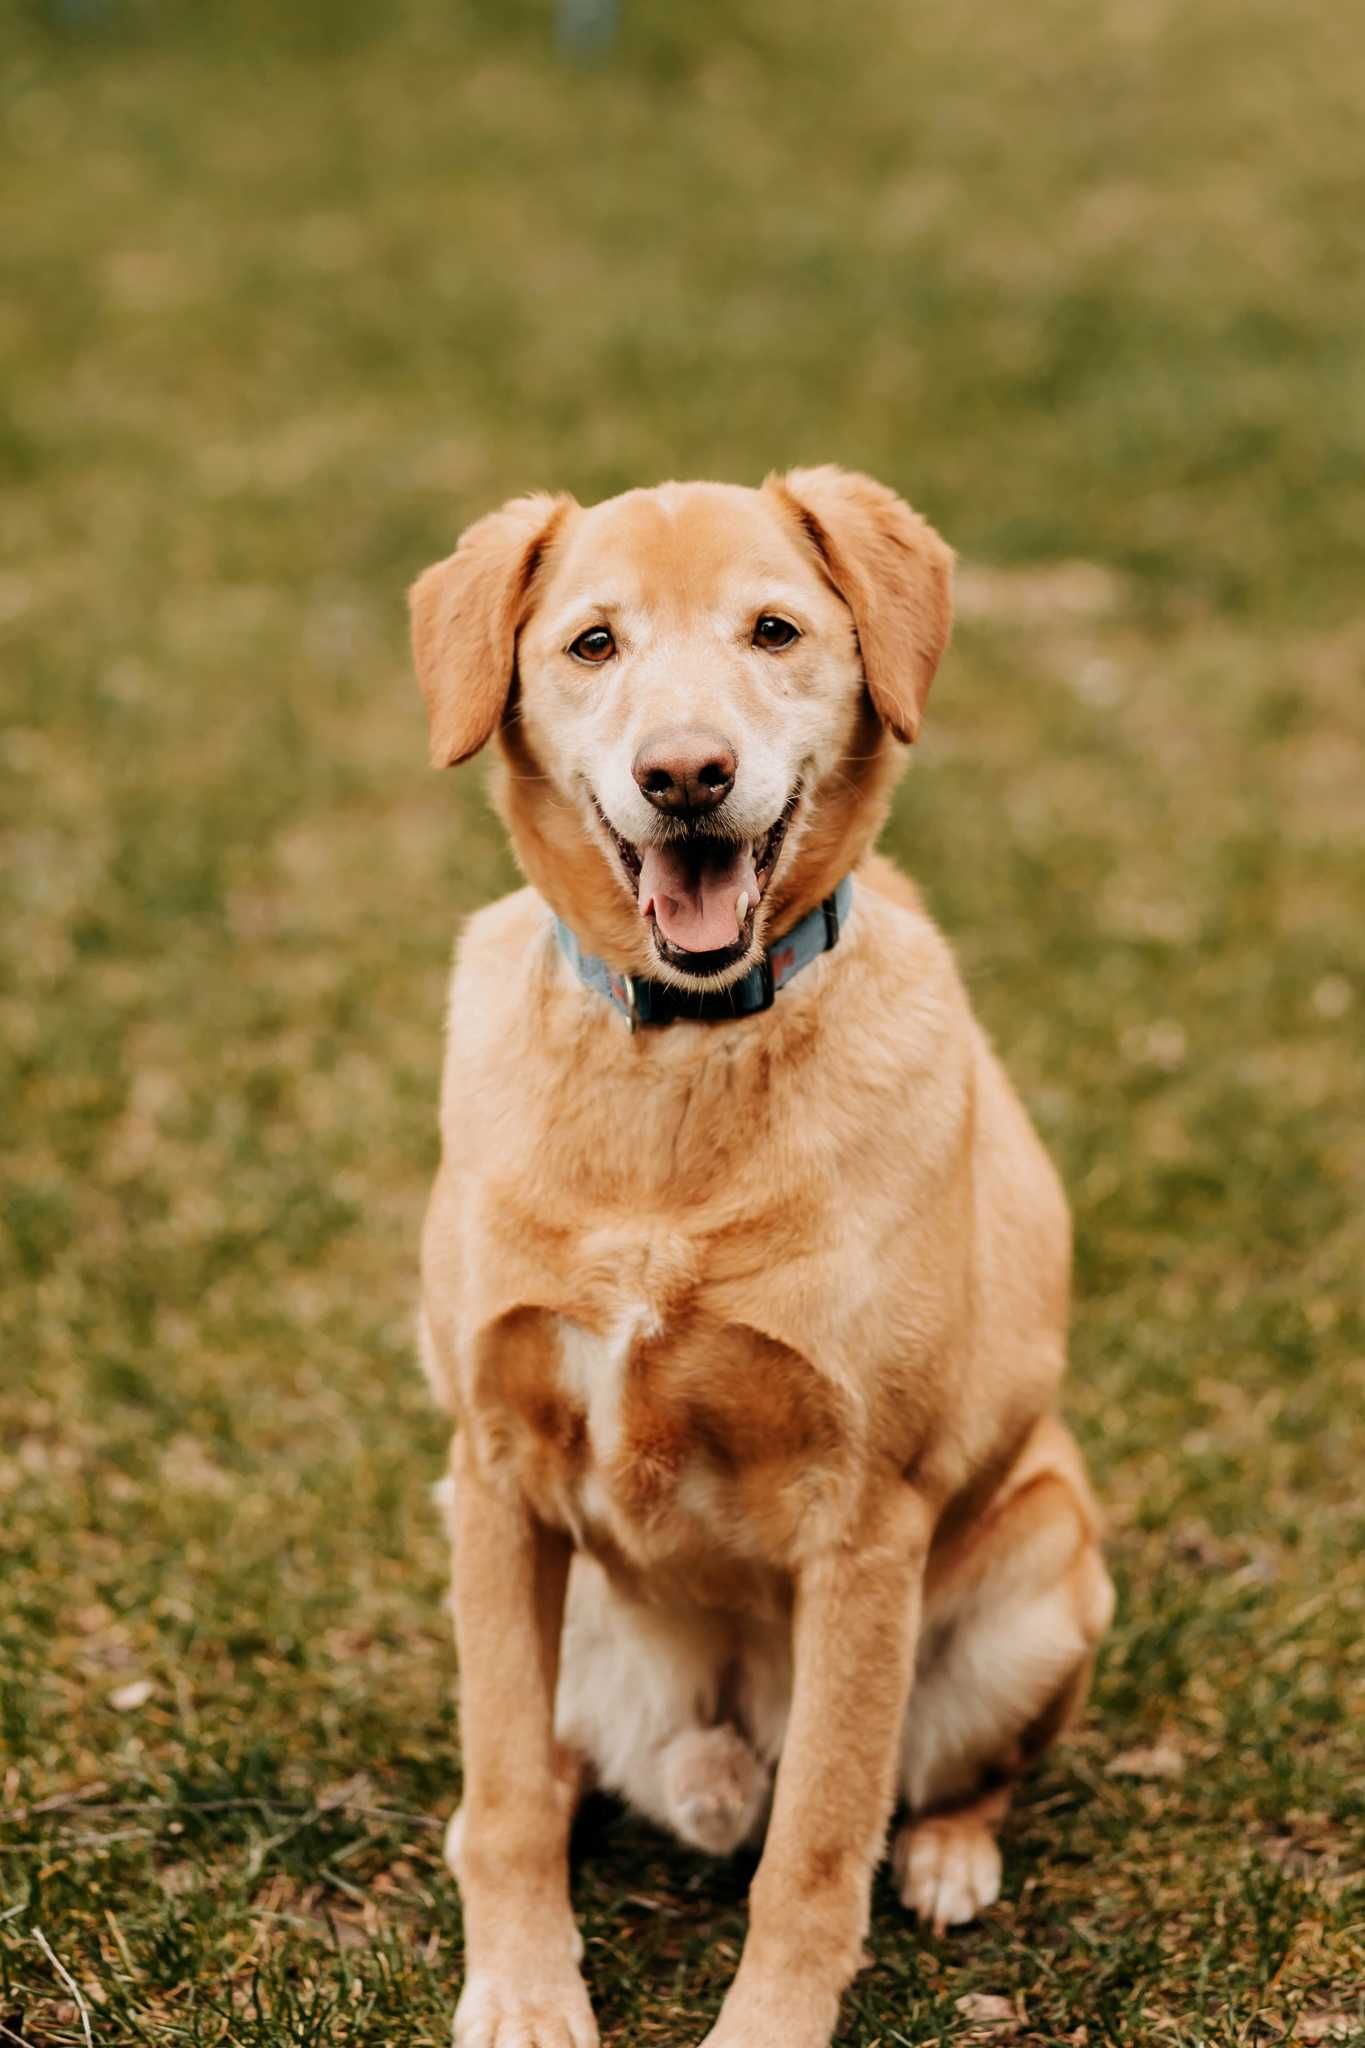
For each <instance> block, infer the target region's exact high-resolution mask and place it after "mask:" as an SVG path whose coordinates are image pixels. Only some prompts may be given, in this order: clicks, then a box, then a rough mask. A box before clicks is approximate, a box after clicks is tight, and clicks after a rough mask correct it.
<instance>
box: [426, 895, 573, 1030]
mask: <svg viewBox="0 0 1365 2048" xmlns="http://www.w3.org/2000/svg"><path fill="white" fill-rule="evenodd" d="M551 929H552V918H551V913H550V911H549V908H548V907H547V905H546V902H545V899H544V897H543V896H541V895H539V894H538V892H537V891H536V890H534V889H530V888H526V889H517V890H514V891H513V893H512V894H511V895H510V896H499V897H498V898H497V899H496V900H495V901H494V902H492V903H486V904H484V905H483V907H482V909H479V910H476V911H474V913H473V914H472V916H470V917H469V918H467V919H466V921H465V923H464V925H463V926H462V927H461V930H460V933H459V936H458V938H457V940H456V944H455V958H454V962H453V964H452V967H451V973H450V982H449V987H448V991H447V1016H446V1036H447V1041H448V1043H449V1044H450V1045H451V1046H452V1047H453V1046H454V1045H455V1044H456V1043H457V1042H458V1043H459V1045H460V1047H461V1050H462V1051H463V1052H464V1053H466V1054H467V1053H472V1052H473V1050H474V1049H475V1045H476V1043H479V1042H482V1041H485V1040H486V1041H487V1042H488V1045H489V1046H490V1047H495V1046H496V1045H497V1044H498V1043H499V1041H500V1038H501V1037H502V1035H503V1034H505V1032H506V1030H507V1028H508V1026H509V1023H510V1022H511V1021H512V1020H514V1019H515V1018H516V1017H517V1016H518V1015H519V1014H521V1012H522V1011H523V1010H524V1009H525V1007H526V1004H527V1001H528V1000H529V995H528V991H529V988H530V985H531V984H530V978H531V977H532V976H534V975H535V974H536V973H537V972H540V971H543V962H544V959H545V955H546V950H547V948H548V946H549V944H550V932H551Z"/></svg>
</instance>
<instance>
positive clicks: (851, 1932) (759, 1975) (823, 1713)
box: [704, 1487, 930, 2048]
mask: <svg viewBox="0 0 1365 2048" xmlns="http://www.w3.org/2000/svg"><path fill="white" fill-rule="evenodd" d="M929 1533H930V1517H929V1515H928V1513H927V1511H926V1509H925V1506H924V1504H923V1503H922V1502H921V1501H920V1500H919V1499H918V1498H917V1497H916V1496H915V1495H914V1494H913V1493H911V1492H910V1490H909V1489H908V1488H904V1487H897V1488H896V1489H895V1491H894V1493H890V1492H888V1495H887V1497H885V1498H884V1499H882V1500H881V1501H880V1502H879V1503H878V1504H877V1506H876V1508H875V1510H874V1512H873V1513H872V1514H871V1516H870V1517H869V1518H868V1519H867V1520H866V1522H865V1523H864V1525H863V1527H862V1528H861V1529H860V1530H859V1532H858V1536H857V1538H856V1540H852V1539H851V1540H850V1541H849V1542H848V1543H846V1544H845V1545H844V1546H843V1547H841V1548H840V1549H838V1550H837V1551H833V1552H829V1553H826V1554H824V1555H821V1556H820V1557H818V1558H816V1559H814V1560H812V1561H811V1562H810V1563H809V1564H808V1565H806V1566H805V1567H804V1568H803V1569H802V1570H801V1571H800V1572H799V1574H798V1576H797V1582H796V1602H795V1612H794V1616H793V1652H794V1683H793V1693H792V1711H791V1719H790V1721H789V1723H788V1726H787V1734H786V1740H785V1742H784V1744H783V1750H782V1761H781V1764H780V1765H779V1767H778V1773H777V1789H776V1793H775V1796H774V1802H773V1812H772V1820H771V1822H770V1824H769V1828H768V1837H767V1844H766V1846H765V1848H764V1851H763V1860H762V1862H761V1863H760V1865H759V1868H758V1874H757V1876H756V1877H755V1879H754V1883H753V1887H752V1889H751V1891H750V1894H749V1935H748V1939H747V1940H746V1942H745V1944H744V1954H743V1956H742V1958H741V1960H740V1966H739V1970H738V1972H737V1974H736V1977H735V1981H734V1983H733V1984H732V1985H731V1987H730V1991H729V1994H728V1996H727V1997H726V2000H725V2003H724V2005H723V2006H722V2008H721V2013H720V2017H719V2019H718V2020H717V2021H716V2024H715V2027H714V2028H713V2029H712V2031H711V2033H710V2034H709V2035H708V2036H707V2040H706V2043H705V2044H704V2048H826V2043H827V2042H828V2041H829V2038H830V2035H831V2034H832V2032H833V2030H834V2026H835V2022H836V2020H837V2018H838V2012H839V1999H840V1996H841V1994H842V1992H843V1990H844V1987H845V1985H847V1984H848V1982H849V1980H850V1979H851V1978H852V1977H853V1975H854V1974H855V1972H856V1971H857V1969H858V1968H859V1966H860V1963H861V1960H862V1949H863V1939H864V1936H865V1935H866V1932H867V1920H868V1906H869V1896H870V1891H871V1883H872V1873H873V1871H874V1869H875V1868H876V1865H877V1863H878V1861H879V1859H880V1857H881V1853H882V1848H883V1844H884V1840H885V1835H886V1824H887V1820H888V1818H889V1816H890V1811H891V1801H892V1793H893V1785H894V1778H895V1760H896V1753H897V1748H898V1744H899V1739H900V1733H901V1724H902V1717H903V1715H904V1712H905V1704H906V1698H907V1695H908V1693H909V1689H910V1675H911V1671H912V1669H913V1663H914V1652H915V1640H916V1636H917V1634H918V1629H919V1611H920V1587H921V1580H922V1577H923V1570H924V1559H925V1555H926V1553H927V1549H928V1539H929Z"/></svg>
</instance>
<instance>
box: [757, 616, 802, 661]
mask: <svg viewBox="0 0 1365 2048" xmlns="http://www.w3.org/2000/svg"><path fill="white" fill-rule="evenodd" d="M800 638H801V635H800V634H799V633H798V631H797V630H796V627H795V626H794V625H793V624H792V622H791V620H790V619H779V618H778V616H777V613H776V612H764V613H763V615H762V617H761V618H760V619H759V621H758V624H757V625H756V626H755V627H754V646H755V647H766V648H767V650H768V652H769V653H770V654H776V653H777V651H778V649H779V648H782V647H790V646H791V644H792V641H793V640H799V639H800Z"/></svg>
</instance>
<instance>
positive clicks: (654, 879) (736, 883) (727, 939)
mask: <svg viewBox="0 0 1365 2048" xmlns="http://www.w3.org/2000/svg"><path fill="white" fill-rule="evenodd" d="M713 846H714V851H713V850H712V848H713ZM746 894H747V896H748V898H749V901H750V903H751V904H752V903H757V901H758V877H757V875H756V874H755V873H754V853H753V848H752V847H751V846H748V845H741V846H725V845H715V843H714V842H709V843H704V844H703V846H702V847H701V848H698V847H697V846H696V845H695V844H694V845H693V846H691V847H684V846H680V845H674V846H647V847H646V848H645V849H644V852H643V854H642V855H641V859H640V915H641V917H648V916H649V913H650V911H651V910H653V912H654V916H655V919H656V921H657V923H658V926H659V930H660V931H661V932H662V933H663V935H664V937H665V938H666V939H667V940H668V941H669V943H670V945H674V946H681V947H682V948H683V949H684V951H686V952H688V953H716V952H719V951H720V949H721V947H722V946H733V945H734V943H735V940H736V939H737V938H738V937H739V919H738V917H737V916H736V914H735V904H736V901H737V899H738V898H739V897H740V896H743V895H746Z"/></svg>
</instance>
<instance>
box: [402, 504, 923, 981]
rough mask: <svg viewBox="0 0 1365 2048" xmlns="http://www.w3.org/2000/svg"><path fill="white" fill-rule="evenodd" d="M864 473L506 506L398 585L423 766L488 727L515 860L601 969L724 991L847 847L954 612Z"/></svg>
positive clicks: (857, 847)
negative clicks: (406, 604) (408, 613)
mask: <svg viewBox="0 0 1365 2048" xmlns="http://www.w3.org/2000/svg"><path fill="white" fill-rule="evenodd" d="M951 583H952V554H951V552H950V550H949V549H948V548H947V547H946V546H945V544H944V543H943V542H942V541H941V540H940V539H939V537H938V535H937V534H936V533H935V532H934V531H933V530H932V528H931V527H929V526H926V525H925V523H924V521H923V520H922V519H920V518H918V517H917V516H916V514H915V513H913V512H912V511H911V510H910V508H909V506H908V505H906V504H904V503H903V502H902V500H901V499H900V498H898V497H896V496H895V495H894V493H893V492H891V491H889V490H887V489H885V488H884V487H883V486H882V485H881V484H877V483H874V482H873V481H872V480H871V478H870V477H865V476H858V475H854V474H851V473H849V472H845V471H842V470H838V469H808V470H794V471H792V472H790V473H789V474H788V475H786V476H782V477H770V478H769V479H768V481H767V483H766V484H765V485H764V486H763V488H762V489H761V490H756V491H755V490H742V489H739V488H738V487H736V486H733V485H728V484H709V483H693V484H664V485H661V486H660V487H659V488H658V489H657V490H649V491H628V492H626V493H625V495H624V496H623V497H619V498H612V499H609V500H608V501H607V502H606V503H605V504H601V505H594V506H592V507H590V508H586V509H585V508H583V507H580V506H579V505H578V504H576V503H575V501H574V500H573V499H572V498H569V497H558V498H552V497H544V496H539V497H528V498H517V499H514V500H513V501H512V502H511V503H510V504H507V505H504V506H503V507H502V509H501V510H500V511H498V512H494V513H491V514H490V515H489V516H488V517H487V518H486V519H481V520H479V522H478V523H477V525H475V526H472V527H470V528H469V530H468V532H467V533H465V535H464V536H463V538H462V539H461V541H460V544H459V546H458V547H457V548H456V550H455V552H454V554H453V555H451V556H450V557H449V558H448V559H447V560H446V561H444V562H438V563H437V564H436V565H435V566H434V567H433V568H430V569H428V570H427V571H426V573H425V575H423V576H421V577H419V579H418V581H417V582H416V584H415V585H414V586H413V590H412V639H413V653H414V658H415V661H416V665H417V674H418V678H419V680H420V682H421V685H422V690H423V693H424V695H425V697H426V702H427V711H428V714H429V718H430V726H431V751H432V759H433V761H434V762H435V763H436V764H437V766H438V767H446V766H449V765H450V764H452V763H454V762H456V761H463V760H466V759H468V757H469V756H470V755H471V754H474V753H477V752H478V750H479V748H480V747H482V746H483V745H484V744H485V742H486V741H488V740H489V739H490V738H491V737H492V736H493V734H494V732H495V731H496V733H497V735H498V739H499V745H500V752H501V755H502V765H503V774H502V777H501V781H500V785H499V800H500V807H501V809H502V812H503V815H504V817H505V819H506V821H507V824H508V829H509V831H510V832H511V835H512V840H513V843H514V845H515V847H516V850H517V854H518V857H519V859H520V861H521V864H522V866H523V868H524V869H525V871H526V873H527V875H528V876H529V877H530V879H531V881H532V882H534V884H535V885H536V887H537V888H538V889H539V890H540V891H541V893H542V894H543V895H544V896H545V897H546V898H547V899H548V900H549V902H550V903H551V904H552V905H553V906H554V908H555V909H556V910H557V911H558V912H559V914H560V915H561V916H562V917H563V918H565V919H566V921H567V922H568V923H569V924H570V926H571V927H572V928H573V930H574V931H575V932H576V933H577V935H578V937H579V939H580V940H581V941H582V943H583V944H584V945H585V946H587V947H588V948H589V949H590V950H591V951H593V952H596V953H599V954H601V955H602V956H603V958H605V959H607V960H608V961H610V962H611V964H612V965H613V966H614V967H616V968H617V969H618V970H620V971H622V972H625V973H633V974H640V975H647V976H651V977H653V978H655V979H661V980H665V981H671V982H673V983H675V984H677V985H680V986H682V987H690V988H704V987H705V988H715V987H723V986H724V985H726V984H727V983H729V982H731V981H733V980H735V979H736V978H737V977H738V976H739V975H741V974H743V973H744V972H745V971H746V970H747V969H748V967H749V966H751V965H752V964H753V962H754V960H755V959H756V958H757V957H758V956H759V954H760V953H761V951H762V949H763V948H764V947H765V946H766V945H767V944H768V943H770V939H771V937H772V935H774V934H775V933H777V932H780V931H782V930H784V929H786V928H787V927H789V926H790V925H791V924H792V923H793V922H794V921H795V920H796V918H798V917H800V916H801V915H802V914H803V913H804V912H805V911H806V910H808V909H810V908H811V907H812V906H813V905H814V904H816V903H818V902H819V901H820V899H821V897H822V896H824V895H827V894H828V893H829V891H830V890H831V889H832V888H833V887H834V885H835V883H836V882H838V880H839V879H840V877H841V876H842V875H844V874H845V873H846V872H847V870H848V869H849V868H850V867H851V866H852V865H853V864H854V862H855V861H856V860H858V859H859V858H860V857H861V855H862V854H863V853H864V852H865V851H866V849H867V847H868V846H869V845H870V843H871V841H872V840H873V838H874V837H875V836H876V833H877V831H878V830H879V829H880V826H881V823H882V820H883V817H884V815H885V810H886V804H887V801H888V797H889V793H890V788H891V783H892V780H893V777H894V773H895V767H896V760H897V755H898V751H899V750H898V748H897V746H896V742H897V741H908V740H913V739H914V737H915V735H916V733H917V732H918V730H919V724H920V718H921V714H922V711H923V708H924V700H925V697H926V695H927V693H928V689H929V684H930V682H931V681H932V679H933V674H934V670H935V668H936V667H937V665H938V662H939V658H940V656H941V655H942V653H943V650H944V648H945V646H946V645H947V641H948V633H949V627H950V624H951V618H952V597H951Z"/></svg>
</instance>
